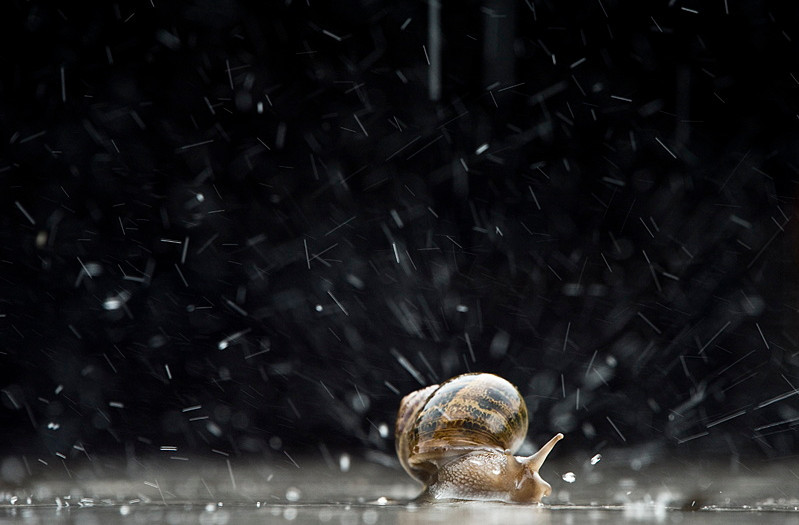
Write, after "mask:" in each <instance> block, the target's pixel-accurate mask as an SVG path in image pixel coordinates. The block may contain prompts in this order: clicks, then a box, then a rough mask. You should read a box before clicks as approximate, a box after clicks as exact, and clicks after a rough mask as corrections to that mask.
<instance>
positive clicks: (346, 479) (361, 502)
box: [0, 455, 799, 525]
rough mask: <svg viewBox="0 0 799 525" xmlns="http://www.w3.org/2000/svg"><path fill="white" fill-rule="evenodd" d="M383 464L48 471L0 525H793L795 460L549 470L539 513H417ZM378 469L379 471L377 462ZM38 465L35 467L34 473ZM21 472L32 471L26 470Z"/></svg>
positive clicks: (6, 508)
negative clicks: (546, 494) (548, 490)
mask: <svg viewBox="0 0 799 525" xmlns="http://www.w3.org/2000/svg"><path fill="white" fill-rule="evenodd" d="M391 462H392V460H391V458H390V457H388V456H373V457H370V458H354V457H350V456H347V455H343V456H338V457H335V458H334V457H330V456H328V457H327V459H326V461H323V460H320V459H304V458H289V457H288V456H287V457H286V460H285V461H274V460H272V461H266V460H264V461H261V460H253V459H249V460H243V459H241V458H230V457H222V456H220V457H219V459H216V458H214V459H210V460H209V459H208V458H204V459H192V458H187V457H180V458H178V457H174V459H151V460H139V461H137V460H132V461H127V462H120V461H118V460H112V461H103V460H100V459H96V458H95V459H93V460H92V461H83V462H82V463H79V464H70V463H69V462H66V461H62V462H61V464H57V463H55V462H50V464H49V465H48V466H47V468H46V469H44V470H41V469H40V471H39V472H36V471H35V469H34V471H33V472H32V475H28V474H27V473H25V472H24V471H21V470H20V467H22V466H23V465H22V464H21V462H20V463H18V462H15V461H11V462H10V463H9V461H8V459H7V460H6V461H4V463H3V465H2V467H3V469H5V470H4V472H5V474H6V476H5V478H6V479H8V478H9V472H10V473H11V474H12V475H11V476H10V477H11V478H12V479H13V474H15V473H16V474H19V475H20V476H22V477H23V478H24V479H20V480H19V482H18V484H17V486H6V487H4V488H3V489H2V491H0V524H6V523H31V524H39V523H41V524H45V523H58V524H75V525H95V524H123V523H124V524H138V523H168V524H172V525H179V524H188V523H197V524H203V525H205V524H255V523H259V524H260V523H298V524H304V523H332V524H352V525H355V524H366V525H369V524H375V523H384V524H414V523H458V524H459V525H468V524H471V523H477V524H480V525H490V524H494V523H497V524H499V523H542V524H572V523H574V524H578V523H596V524H604V523H685V524H694V523H695V524H715V523H719V524H721V523H724V524H736V523H788V524H797V525H799V475H798V474H799V461H796V462H794V463H790V462H780V463H776V462H775V463H763V462H754V463H752V464H746V463H740V462H701V463H698V462H696V461H683V460H673V461H671V462H661V463H659V464H655V465H646V466H642V465H638V464H632V465H629V464H626V463H618V462H617V463H615V464H614V463H612V462H609V461H606V462H604V463H603V461H602V460H598V461H597V458H594V462H595V464H593V465H592V464H591V462H590V461H586V462H580V464H579V465H578V464H577V463H576V462H569V461H564V460H561V461H560V462H558V461H551V462H549V463H548V464H547V465H545V466H544V468H543V469H542V476H543V477H544V479H546V480H548V481H549V482H550V483H551V484H552V486H553V493H552V496H551V497H550V498H548V500H547V503H546V504H545V505H542V506H517V505H504V504H493V503H492V504H486V503H462V502H460V503H458V502H456V503H439V504H435V505H428V504H415V503H413V502H412V499H413V497H414V496H415V495H416V494H417V493H418V490H419V487H418V486H416V485H414V484H413V482H411V480H410V479H409V478H407V477H406V475H405V473H404V472H402V471H401V470H399V469H398V467H394V466H389V465H390V464H391ZM381 463H382V464H381ZM40 466H41V465H37V466H36V467H35V468H39V467H40ZM29 467H31V466H30V465H29Z"/></svg>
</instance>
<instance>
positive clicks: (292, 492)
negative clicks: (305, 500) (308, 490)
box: [286, 487, 302, 501]
mask: <svg viewBox="0 0 799 525" xmlns="http://www.w3.org/2000/svg"><path fill="white" fill-rule="evenodd" d="M300 497H302V492H300V489H298V488H297V487H289V488H287V489H286V499H287V500H289V501H299V500H300Z"/></svg>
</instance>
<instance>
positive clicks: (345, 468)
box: [338, 454, 350, 472]
mask: <svg viewBox="0 0 799 525" xmlns="http://www.w3.org/2000/svg"><path fill="white" fill-rule="evenodd" d="M338 468H339V469H341V472H349V471H350V455H349V454H342V455H341V456H339V458H338Z"/></svg>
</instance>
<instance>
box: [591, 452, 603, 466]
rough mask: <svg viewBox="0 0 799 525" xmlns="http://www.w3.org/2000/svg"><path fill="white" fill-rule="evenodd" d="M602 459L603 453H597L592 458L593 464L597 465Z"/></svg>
mask: <svg viewBox="0 0 799 525" xmlns="http://www.w3.org/2000/svg"><path fill="white" fill-rule="evenodd" d="M601 459H602V454H597V455H595V456H594V457H592V458H591V464H592V465H596V464H597V463H599V461H600V460H601Z"/></svg>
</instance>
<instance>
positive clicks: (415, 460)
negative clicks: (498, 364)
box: [395, 374, 528, 484]
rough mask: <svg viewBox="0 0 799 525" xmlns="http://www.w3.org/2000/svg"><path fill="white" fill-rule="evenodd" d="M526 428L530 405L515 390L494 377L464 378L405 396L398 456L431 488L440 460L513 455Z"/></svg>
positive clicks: (399, 420)
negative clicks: (478, 452)
mask: <svg viewBox="0 0 799 525" xmlns="http://www.w3.org/2000/svg"><path fill="white" fill-rule="evenodd" d="M527 424H528V416H527V405H526V404H525V402H524V398H522V396H521V394H520V393H519V390H518V389H517V388H516V387H515V386H513V385H512V384H511V383H509V382H508V381H507V380H505V379H502V378H501V377H499V376H495V375H493V374H463V375H459V376H456V377H454V378H452V379H450V380H448V381H445V382H443V383H441V384H440V385H432V386H428V387H426V388H423V389H421V390H417V391H416V392H412V393H410V394H408V395H407V396H405V397H404V398H403V400H402V402H401V403H400V410H399V413H398V415H397V424H396V431H395V437H396V448H397V456H398V457H399V459H400V463H402V466H403V467H404V468H405V470H406V471H407V472H408V473H409V474H410V475H411V476H413V477H414V478H416V479H418V480H420V481H422V482H423V483H425V484H427V483H428V482H429V481H430V479H431V477H432V475H433V474H434V473H435V472H436V470H437V468H438V466H439V465H440V464H442V462H446V461H449V460H451V459H452V458H454V457H455V456H458V455H461V454H463V453H465V452H469V451H473V450H475V449H494V450H499V451H505V450H509V451H510V452H511V453H513V452H515V451H516V450H517V449H518V448H519V447H520V446H521V444H522V441H524V438H525V436H526V435H527Z"/></svg>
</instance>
